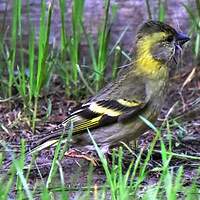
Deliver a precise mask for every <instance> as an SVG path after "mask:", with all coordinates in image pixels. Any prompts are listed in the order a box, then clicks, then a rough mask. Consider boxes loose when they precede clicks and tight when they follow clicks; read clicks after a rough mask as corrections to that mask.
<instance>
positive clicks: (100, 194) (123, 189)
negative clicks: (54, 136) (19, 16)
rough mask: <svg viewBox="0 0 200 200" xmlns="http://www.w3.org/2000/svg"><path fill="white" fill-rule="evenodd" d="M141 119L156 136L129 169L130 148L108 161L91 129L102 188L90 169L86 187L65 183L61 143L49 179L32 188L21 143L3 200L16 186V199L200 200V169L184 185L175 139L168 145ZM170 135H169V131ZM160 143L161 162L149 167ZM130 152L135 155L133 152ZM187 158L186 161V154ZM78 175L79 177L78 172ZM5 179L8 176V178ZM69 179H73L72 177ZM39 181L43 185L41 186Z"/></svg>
mask: <svg viewBox="0 0 200 200" xmlns="http://www.w3.org/2000/svg"><path fill="white" fill-rule="evenodd" d="M141 119H142V120H143V121H144V122H145V123H147V124H148V125H149V126H150V128H152V129H153V131H154V132H155V137H154V139H153V141H152V142H151V144H150V145H149V148H148V149H149V150H148V151H147V152H146V153H144V149H142V148H141V149H140V151H139V152H138V153H137V154H135V153H134V154H133V155H132V158H134V159H133V160H132V161H130V162H129V164H126V166H125V165H124V161H125V159H126V158H125V155H124V150H125V149H126V148H127V146H126V145H125V146H124V148H122V147H120V148H119V149H118V150H115V151H113V153H112V159H111V160H110V162H108V160H107V159H106V157H105V155H104V154H103V153H102V152H101V150H100V148H99V147H98V145H97V144H96V142H95V141H94V139H93V136H92V132H90V131H89V130H88V134H89V135H90V137H91V140H92V142H93V144H94V146H95V148H96V151H97V154H98V156H99V158H100V161H101V165H102V168H103V170H104V173H105V182H104V183H102V185H97V184H94V183H93V180H92V179H93V178H92V177H93V173H94V171H93V167H91V168H90V167H89V169H88V180H87V182H86V183H85V186H82V187H80V188H73V187H70V186H69V187H68V186H67V185H66V184H65V177H64V172H63V169H62V165H61V164H60V159H62V157H63V153H64V152H65V150H66V148H67V146H66V148H65V147H64V149H65V150H64V149H62V150H61V151H60V147H61V146H60V145H61V144H60V143H59V144H58V145H57V147H56V149H55V154H54V158H53V161H52V164H51V167H50V172H49V175H48V177H47V179H43V178H42V175H41V178H38V180H37V183H35V185H30V184H29V179H30V178H29V176H30V174H31V173H30V172H28V173H27V170H22V169H23V168H24V158H25V143H24V142H23V141H22V143H21V156H20V159H19V160H15V159H14V161H13V165H12V166H11V167H10V169H9V170H8V172H7V173H8V175H6V173H5V172H4V176H1V180H0V182H1V183H3V184H2V186H1V189H0V198H1V199H7V198H8V196H9V194H10V192H11V191H13V186H14V188H15V192H16V197H17V198H16V199H24V198H27V199H34V197H35V196H40V197H41V199H45V200H46V199H49V198H52V197H54V198H56V196H55V195H56V194H57V195H58V194H60V199H69V197H70V194H71V193H75V194H79V193H80V192H81V195H79V196H78V195H77V198H76V199H78V200H81V199H91V198H94V199H107V198H108V196H110V198H111V199H112V200H119V199H120V200H128V199H142V200H147V199H149V200H150V199H151V200H152V199H153V200H154V199H167V200H176V199H187V200H190V199H198V198H199V195H200V189H199V187H198V177H199V175H200V169H199V170H197V171H196V173H197V176H196V177H194V178H193V181H192V184H191V185H185V178H184V173H185V169H184V167H183V166H182V165H180V166H177V167H176V168H174V167H173V165H171V162H172V159H174V153H173V152H172V148H171V142H172V141H171V139H172V137H168V138H169V140H168V143H169V145H168V144H167V143H166V142H164V140H163V137H161V134H160V133H161V129H157V128H156V127H155V126H154V125H152V124H151V123H150V122H148V121H147V120H146V119H144V118H141ZM72 129H73V126H72ZM72 129H71V130H72ZM168 129H169V127H168ZM168 131H169V130H168ZM167 134H168V136H170V133H169V132H168V133H167ZM70 135H71V134H70V133H69V138H68V139H69V140H70V137H71V136H70ZM61 138H62V137H61ZM60 141H61V140H60ZM158 143H159V144H160V145H159V146H160V156H161V162H160V163H159V164H158V165H157V166H154V167H153V168H152V167H150V166H151V164H150V163H151V160H152V157H153V156H154V152H155V145H156V144H158ZM130 153H133V152H132V151H131V152H130ZM181 156H183V157H184V155H183V154H181V155H180V157H181ZM185 157H186V158H187V155H186V156H185ZM183 159H184V158H183ZM1 163H2V162H1ZM32 163H34V162H32ZM31 167H32V166H31ZM86 171H87V170H86ZM152 173H155V174H157V181H156V182H155V183H154V184H149V177H151V176H152V175H151V174H152ZM56 174H59V177H60V183H59V181H58V179H54V177H55V175H56ZM75 174H76V175H77V176H79V175H78V172H77V173H75ZM6 177H9V179H8V178H6ZM69 178H70V179H71V178H73V177H69ZM55 180H56V184H55ZM39 182H40V184H38V183H39ZM53 182H54V185H57V186H56V187H55V186H52V184H51V183H53Z"/></svg>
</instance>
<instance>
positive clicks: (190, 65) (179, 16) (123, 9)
mask: <svg viewBox="0 0 200 200" xmlns="http://www.w3.org/2000/svg"><path fill="white" fill-rule="evenodd" d="M148 19H154V20H160V21H165V22H167V23H169V24H170V25H172V26H173V27H175V28H176V29H177V30H180V31H182V32H186V33H188V34H189V35H190V36H191V38H192V40H191V42H190V44H189V45H188V46H187V47H186V48H185V49H186V51H185V50H184V52H183V57H182V58H181V59H180V61H179V63H178V64H179V65H178V66H179V67H178V68H177V69H176V68H174V69H173V71H174V73H173V74H175V75H173V76H172V77H171V90H170V91H169V95H168V98H167V99H166V103H165V105H164V107H163V110H162V113H161V115H160V117H159V120H158V124H157V125H159V126H158V127H159V128H157V125H153V124H150V123H149V122H148V121H147V122H146V123H147V124H148V125H149V126H150V129H151V131H149V132H148V133H147V134H145V135H144V136H142V137H141V138H139V140H138V142H137V143H138V144H137V148H136V150H134V151H133V150H131V149H130V148H129V147H128V146H127V145H125V144H124V147H123V149H121V148H120V149H119V150H118V151H116V152H115V151H114V152H113V154H112V158H111V161H109V162H108V161H107V160H106V159H105V156H104V155H103V154H102V153H101V152H100V151H99V149H98V147H96V149H97V153H98V155H99V157H100V160H101V163H102V165H101V167H97V168H95V169H93V167H92V166H90V164H88V163H87V162H84V161H81V160H80V161H78V164H77V161H75V160H73V159H65V160H64V161H61V155H62V152H61V154H60V152H59V148H56V150H55V153H53V151H52V150H51V151H46V152H43V153H42V155H40V156H39V159H37V162H36V161H35V160H34V159H32V162H31V163H35V165H34V166H32V167H30V168H29V170H28V171H27V170H24V169H23V168H24V165H25V163H26V162H25V161H27V160H25V158H24V152H25V146H29V145H30V144H31V141H32V140H33V138H36V137H37V135H39V134H40V133H41V132H43V131H46V130H49V129H52V127H54V126H55V125H56V124H58V123H60V122H61V121H62V120H63V119H64V118H65V117H66V116H67V112H68V109H69V108H70V107H71V106H74V105H76V104H77V102H80V101H81V100H83V99H84V98H86V97H89V96H91V95H92V94H94V93H95V92H97V91H98V90H99V89H100V88H101V87H102V86H103V85H104V84H106V83H107V82H108V81H110V80H111V79H114V78H115V76H116V74H117V71H118V69H119V68H120V67H123V66H124V65H127V64H129V63H130V62H131V57H132V56H133V43H134V41H133V38H134V35H135V33H136V31H137V28H138V26H139V25H140V24H142V23H143V22H144V21H146V20H148ZM199 48H200V1H199V0H188V1H186V0H180V1H173V0H156V1H151V0H142V1H139V0H134V1H131V0H124V1H122V0H118V1H114V0H104V1H101V0H85V1H84V0H51V1H50V0H48V1H47V0H46V1H45V0H35V1H33V0H15V1H12V0H1V1H0V139H1V140H0V141H1V146H2V148H1V154H0V161H1V166H2V170H1V178H0V182H1V184H2V187H1V188H0V198H1V199H8V198H10V199H24V198H28V199H35V198H41V199H49V198H55V199H57V198H60V199H112V200H115V199H120V200H121V199H130V198H131V199H170V200H171V199H200V189H199V184H200V177H199V173H200V169H199V161H200V154H199V152H200V148H199V147H200V137H199V130H200V129H199V128H200V121H199V120H200V119H199V113H200V112H199V111H200V98H199V96H200V81H199V75H200V70H199ZM191 111H192V112H191ZM177 116H178V117H177ZM180 116H181V117H180ZM161 133H162V134H161ZM94 142H95V141H94ZM20 143H21V145H20V147H19V144H20ZM16 154H20V155H21V158H20V159H19V160H15V159H14V158H15V155H16ZM10 159H14V162H13V165H12V167H11V168H9V169H5V163H4V162H3V161H5V160H10ZM86 166H87V167H86ZM30 169H31V170H30ZM5 170H6V171H7V172H5ZM16 172H17V173H16Z"/></svg>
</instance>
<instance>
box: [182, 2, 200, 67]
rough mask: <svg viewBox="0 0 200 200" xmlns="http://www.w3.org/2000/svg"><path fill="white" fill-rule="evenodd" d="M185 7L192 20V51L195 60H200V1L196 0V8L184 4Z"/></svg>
mask: <svg viewBox="0 0 200 200" xmlns="http://www.w3.org/2000/svg"><path fill="white" fill-rule="evenodd" d="M183 7H184V8H185V10H186V11H187V13H188V16H189V19H190V35H191V37H192V39H193V41H192V42H193V45H192V48H193V49H192V50H193V53H194V58H195V60H197V64H199V62H198V60H199V58H200V0H195V8H192V6H191V5H189V4H188V5H186V4H183Z"/></svg>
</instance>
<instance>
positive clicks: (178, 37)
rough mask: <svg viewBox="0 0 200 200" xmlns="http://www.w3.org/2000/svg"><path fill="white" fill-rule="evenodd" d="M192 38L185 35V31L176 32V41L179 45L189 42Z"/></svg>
mask: <svg viewBox="0 0 200 200" xmlns="http://www.w3.org/2000/svg"><path fill="white" fill-rule="evenodd" d="M189 40H190V38H189V37H188V36H187V35H185V34H184V33H177V34H176V41H177V43H178V44H179V45H181V46H182V45H183V44H184V43H186V42H188V41H189Z"/></svg>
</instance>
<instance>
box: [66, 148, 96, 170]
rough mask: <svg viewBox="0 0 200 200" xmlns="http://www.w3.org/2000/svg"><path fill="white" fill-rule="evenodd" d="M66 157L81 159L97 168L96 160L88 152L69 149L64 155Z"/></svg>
mask: <svg viewBox="0 0 200 200" xmlns="http://www.w3.org/2000/svg"><path fill="white" fill-rule="evenodd" d="M65 156H66V157H70V158H81V159H85V160H87V161H89V162H91V163H92V164H93V166H95V167H96V166H98V160H97V159H96V158H95V157H94V156H93V155H91V154H90V153H89V152H82V151H79V150H77V149H70V150H69V151H68V152H66V153H65Z"/></svg>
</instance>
